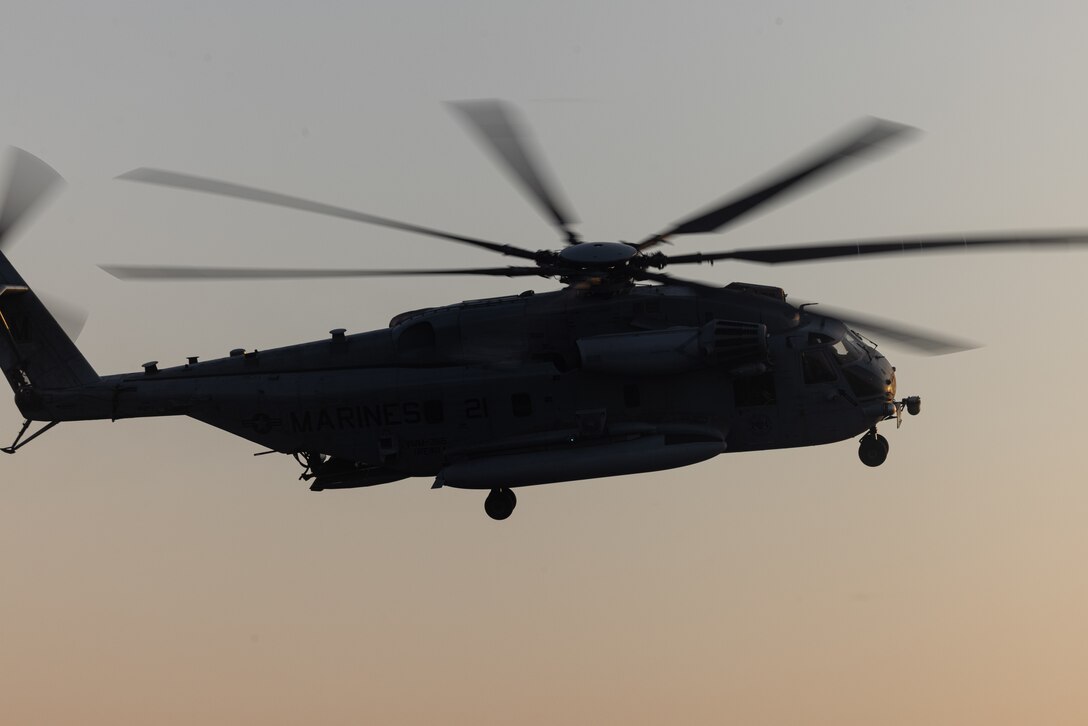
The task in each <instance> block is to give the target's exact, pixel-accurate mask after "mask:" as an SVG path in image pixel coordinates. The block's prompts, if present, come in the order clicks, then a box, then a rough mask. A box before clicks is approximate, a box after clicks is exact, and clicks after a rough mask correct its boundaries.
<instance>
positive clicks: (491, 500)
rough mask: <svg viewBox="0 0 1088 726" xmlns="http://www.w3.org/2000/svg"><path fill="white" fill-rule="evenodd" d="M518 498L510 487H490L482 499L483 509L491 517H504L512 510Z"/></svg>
mask: <svg viewBox="0 0 1088 726" xmlns="http://www.w3.org/2000/svg"><path fill="white" fill-rule="evenodd" d="M517 504H518V498H517V497H516V496H514V491H513V490H512V489H492V490H491V493H490V494H488V495H487V499H485V500H484V511H485V512H487V516H489V517H491V518H492V519H506V518H507V517H509V516H510V515H511V514H513V512H514V507H516V506H517Z"/></svg>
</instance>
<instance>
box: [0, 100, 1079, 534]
mask: <svg viewBox="0 0 1088 726" xmlns="http://www.w3.org/2000/svg"><path fill="white" fill-rule="evenodd" d="M450 106H451V108H452V109H453V110H454V111H455V113H456V114H457V115H458V116H459V117H460V118H461V120H462V121H463V122H464V123H465V124H466V126H467V127H468V129H469V130H470V131H471V132H472V133H473V134H475V135H476V136H477V137H478V138H479V140H480V141H481V142H482V144H483V146H484V147H485V149H487V150H488V151H489V152H491V153H492V154H493V155H494V156H495V158H496V159H497V161H498V162H499V164H500V165H501V166H503V167H505V169H506V171H507V172H508V173H509V174H510V176H511V177H512V179H513V180H514V181H515V182H516V183H517V184H518V185H519V186H520V187H521V190H522V191H523V192H524V193H525V195H526V196H527V197H528V198H529V199H530V200H531V201H532V202H533V203H534V204H535V205H536V206H537V207H538V209H539V211H540V212H541V213H542V214H543V216H544V217H545V219H546V220H547V221H548V222H549V223H550V224H551V225H552V226H553V227H554V228H555V229H556V231H558V233H559V234H560V237H561V239H562V241H563V246H562V247H561V248H559V249H558V250H553V249H544V250H533V249H529V248H527V247H522V246H517V245H513V244H508V243H500V242H493V241H488V240H484V239H480V238H476V237H470V236H464V235H459V234H454V233H451V232H447V231H443V230H439V229H433V228H429V227H423V226H419V225H415V224H410V223H406V222H401V221H397V220H393V219H389V218H385V217H378V216H375V215H371V214H367V213H363V212H359V211H355V210H351V209H346V208H342V207H335V206H332V205H328V204H323V203H320V202H316V201H311V200H308V199H303V198H300V197H294V196H289V195H286V194H281V193H277V192H271V191H267V190H263V189H258V188H255V187H250V186H243V185H240V184H234V183H230V182H225V181H221V180H216V179H209V178H205V177H199V176H193V175H189V174H182V173H178V172H173V171H165V170H161V169H152V168H140V169H136V170H133V171H131V172H128V173H125V174H122V175H121V176H120V177H119V178H121V179H125V180H129V181H135V182H141V183H146V184H155V185H160V186H165V187H171V188H179V189H185V190H190V191H198V192H204V193H209V194H215V195H219V196H226V197H233V198H237V199H243V200H248V201H251V202H259V203H264V204H271V205H276V206H281V207H287V208H292V209H296V210H299V211H306V212H311V213H316V214H322V215H328V216H333V217H340V218H343V219H347V220H352V221H356V222H362V223H365V224H369V225H372V226H378V227H384V228H388V229H393V230H397V231H400V232H408V233H414V234H417V235H423V236H428V237H432V238H438V239H443V240H446V241H449V242H454V243H458V244H461V245H466V246H470V247H475V248H477V249H483V250H487V251H490V252H494V253H498V254H500V255H504V256H507V257H512V258H516V259H517V260H518V261H519V263H520V264H519V265H509V266H504V267H478V268H454V269H384V270H356V269H283V268H252V267H191V266H190V267H178V266H133V265H102V266H101V268H102V269H103V270H105V271H106V272H108V273H109V274H111V275H113V276H115V277H117V278H120V279H124V280H261V279H287V278H303V279H327V278H340V277H376V276H423V277H426V276H433V275H463V276H481V275H482V276H492V277H496V276H497V277H509V278H523V277H529V278H535V277H541V278H550V279H554V280H557V281H558V282H559V283H560V284H561V285H562V288H561V289H559V290H553V291H547V292H534V291H533V290H528V291H525V292H522V293H520V294H512V295H506V296H500V297H492V298H487V299H481V300H468V301H464V302H459V303H454V304H450V305H444V306H441V307H430V308H424V309H419V310H412V311H408V312H404V313H401V314H399V315H396V316H395V317H393V319H392V320H391V321H390V323H389V325H388V327H386V328H383V329H379V330H373V331H369V332H361V333H353V334H348V333H347V331H346V330H344V329H339V328H338V329H335V330H331V331H330V332H329V335H328V337H326V338H324V339H322V340H317V341H313V342H307V343H301V344H297V345H290V346H286V347H280V348H273V349H267V350H245V349H240V348H239V349H235V350H232V351H230V353H229V355H227V356H224V357H222V358H217V359H212V360H199V359H198V358H196V357H190V358H188V359H187V361H186V362H185V363H183V364H179V365H174V366H164V367H160V366H159V364H158V362H157V361H150V362H148V363H145V364H143V366H142V370H140V371H136V372H129V373H121V374H114V375H106V376H100V375H99V374H98V373H96V372H95V370H94V368H93V367H92V366H91V364H90V363H89V362H88V361H87V360H86V358H84V356H83V355H82V353H80V351H79V349H78V348H77V347H76V345H75V343H74V341H73V338H72V337H70V336H69V335H68V334H67V333H66V332H65V331H64V329H63V328H62V326H61V324H60V323H59V322H58V320H57V318H56V317H54V315H53V314H51V313H50V311H49V309H48V308H47V307H46V306H45V305H44V304H43V303H42V302H41V299H40V298H39V296H38V295H37V294H36V293H35V291H34V289H32V288H31V287H30V286H29V285H28V284H27V283H26V281H25V280H24V279H23V278H22V277H21V276H20V274H19V273H18V272H17V271H16V269H15V268H14V267H13V266H12V264H11V262H10V261H9V260H8V258H7V257H6V256H5V255H4V253H3V251H2V244H3V241H4V239H5V237H7V236H8V233H9V232H10V230H11V229H12V228H13V227H14V226H16V225H17V224H18V223H19V221H20V219H22V218H23V217H24V215H25V212H26V211H27V210H28V209H30V208H31V207H32V206H33V205H34V204H35V203H36V202H37V201H38V200H39V199H40V198H41V197H42V196H43V195H44V194H45V193H46V192H47V191H48V190H49V188H50V187H52V185H53V184H54V183H55V182H56V181H57V180H58V179H59V177H58V175H57V173H56V172H55V171H54V170H53V169H52V168H51V167H49V166H48V165H47V164H45V162H43V161H41V160H39V159H37V158H36V157H34V156H32V155H31V154H29V153H27V152H25V151H20V150H15V152H14V153H15V161H14V163H13V164H12V166H11V175H10V176H11V178H10V183H9V186H8V191H7V196H6V197H5V198H4V200H3V206H2V209H0V323H2V325H3V328H4V333H3V334H2V335H0V369H2V370H3V372H4V374H5V376H6V377H7V380H8V382H9V384H10V385H11V387H12V389H13V391H14V394H15V403H16V405H17V407H18V409H19V411H20V412H21V414H22V415H23V417H24V421H23V425H22V428H21V430H20V431H19V433H18V435H17V436H16V438H15V440H14V442H13V443H12V444H11V445H10V446H8V447H5V448H3V449H0V450H2V451H4V452H5V453H9V454H14V453H16V452H17V451H19V450H20V449H21V448H22V447H23V446H25V445H26V444H28V443H29V442H30V441H32V440H34V439H36V438H37V437H39V436H41V435H42V434H44V433H45V432H47V431H49V430H50V429H52V428H53V427H54V426H56V425H58V424H59V423H62V422H71V421H86V420H100V419H109V420H118V419H123V418H142V417H156V416H188V417H191V418H193V419H196V420H198V421H202V422H204V423H207V424H209V425H211V426H214V427H216V428H219V429H221V430H223V431H226V432H228V433H230V434H233V435H235V436H239V437H242V438H244V439H247V440H249V441H251V442H254V443H256V444H258V445H260V446H262V447H265V449H266V451H263V452H261V453H267V454H271V453H279V454H283V455H287V456H290V457H292V458H294V459H295V460H296V461H297V463H298V464H299V466H301V468H302V473H301V474H300V476H299V479H300V480H302V481H304V482H308V483H309V488H310V489H311V490H312V491H326V490H335V489H350V488H360V487H370V486H375V485H380V484H387V483H391V482H396V481H401V480H404V479H407V478H409V477H428V478H432V479H433V485H432V486H433V487H434V488H439V487H454V488H462V489H475V490H482V491H486V492H488V493H487V495H486V497H485V500H484V509H485V512H486V513H487V515H488V516H490V517H491V518H492V519H496V520H503V519H506V518H507V517H509V516H510V515H511V513H512V512H513V511H514V508H515V506H516V504H517V498H516V495H515V493H514V489H515V488H518V487H523V486H530V485H539V484H549V483H556V482H566V481H580V480H585V479H593V478H598V477H608V476H617V475H626V474H635V473H644V472H654V471H663V470H668V469H673V468H677V467H684V466H689V465H693V464H697V463H700V462H704V461H706V460H708V459H711V458H713V457H715V456H717V455H719V454H722V453H727V452H729V453H731V452H742V451H759V450H768V449H782V448H791V447H803V446H814V445H820V444H828V443H833V442H838V441H843V440H846V439H851V438H854V437H860V438H859V439H858V456H859V458H860V460H861V461H862V463H863V464H865V465H867V466H870V467H876V466H880V465H882V464H883V463H885V461H886V459H887V457H888V453H889V448H890V447H889V443H888V440H887V439H886V438H885V437H884V436H883V435H882V434H880V433H879V432H878V427H879V426H880V425H881V424H884V423H885V422H891V421H894V422H896V426H898V425H900V424H901V423H902V422H903V418H904V416H903V414H904V413H907V414H910V415H916V414H918V413H919V412H920V411H921V398H920V397H919V396H905V397H902V398H897V381H896V369H895V367H894V366H892V364H891V363H890V362H889V361H888V359H887V358H886V357H885V356H884V355H883V353H882V352H881V351H880V350H878V348H877V345H876V343H875V342H874V340H873V339H872V338H870V337H868V336H874V337H876V338H881V339H883V340H887V341H892V342H894V343H896V344H899V345H904V346H907V347H910V348H913V349H915V350H917V351H919V352H922V353H927V354H943V353H950V352H955V351H958V350H964V349H967V348H968V347H971V346H970V345H969V344H967V343H964V342H962V341H957V340H954V339H951V338H946V337H943V336H939V335H936V334H932V333H928V332H924V331H920V330H917V329H913V328H910V327H908V326H904V325H901V324H896V323H890V322H888V321H884V320H879V319H874V318H870V317H867V316H864V315H858V314H855V313H851V312H847V311H838V310H833V309H830V308H827V307H825V306H823V305H820V306H814V305H813V304H811V303H799V304H794V302H793V301H790V300H787V295H786V293H785V291H784V290H782V289H781V288H778V287H772V286H768V285H760V284H749V283H741V282H732V283H730V284H727V285H724V286H721V287H718V286H714V285H711V284H708V283H703V282H695V281H692V280H688V279H685V278H680V277H675V276H673V275H672V274H669V273H665V272H663V271H662V270H664V269H665V268H666V267H669V268H671V267H674V266H680V265H699V264H713V263H715V262H719V261H725V260H743V261H749V262H758V263H764V264H786V263H796V262H806V261H811V260H826V259H835V258H855V257H858V256H868V255H881V254H894V253H915V254H916V253H924V252H933V251H943V250H967V251H973V250H980V249H986V248H999V247H1024V246H1039V245H1042V246H1054V247H1068V246H1079V245H1083V244H1085V243H1088V233H1083V232H1056V233H1049V234H1035V233H1032V234H976V235H969V236H965V235H947V236H933V237H919V238H909V239H884V240H880V239H878V240H857V241H839V242H825V243H819V244H803V245H793V246H777V247H762V248H752V249H736V250H730V251H722V252H694V253H687V254H669V255H667V254H665V253H664V252H661V251H660V250H658V249H656V248H658V247H659V246H661V245H662V244H664V243H666V242H671V241H672V240H673V239H675V238H677V237H682V236H685V235H692V234H706V233H710V232H718V231H721V230H722V229H724V228H726V227H728V226H729V225H731V224H733V223H735V222H736V221H738V220H740V219H741V218H743V217H744V216H745V215H748V214H750V213H752V212H754V211H756V210H758V209H760V208H761V207H763V206H764V205H766V204H768V203H769V202H772V201H776V202H777V201H781V199H782V198H784V197H785V196H786V195H788V194H792V193H796V192H797V191H799V190H800V189H802V188H803V187H804V186H806V185H808V184H810V183H811V182H813V181H814V180H815V179H817V178H819V177H821V176H824V175H826V174H828V173H829V172H831V171H833V170H840V169H842V168H844V167H846V166H848V165H850V164H852V163H856V162H857V161H859V160H860V159H862V158H864V157H866V156H869V155H872V154H873V153H875V152H877V151H880V150H882V149H884V148H886V147H888V146H889V145H890V144H891V143H893V142H896V141H901V140H903V139H905V138H906V137H909V136H910V135H912V134H913V133H914V129H912V128H911V127H909V126H904V125H901V124H897V123H893V122H890V121H886V120H882V119H876V118H871V119H866V120H863V121H862V122H860V123H859V124H858V125H856V126H853V127H851V128H849V129H847V130H846V131H845V132H843V133H842V134H841V135H840V136H839V137H837V138H835V139H833V140H832V141H830V142H827V143H825V144H824V145H822V146H820V147H819V148H817V149H816V150H815V151H813V152H810V153H809V154H808V155H807V156H805V157H802V159H801V160H800V161H797V162H794V163H792V164H791V165H788V166H787V167H784V169H783V170H781V171H779V172H777V173H775V174H773V175H772V176H771V177H770V178H769V179H767V180H764V181H762V182H759V183H757V184H754V185H753V186H751V187H748V188H746V189H742V190H741V191H739V192H737V193H735V194H733V195H731V196H729V197H727V198H725V199H724V200H722V201H719V202H716V203H714V204H712V205H711V206H710V207H708V208H706V209H703V210H701V211H698V212H696V213H694V214H692V215H690V216H688V217H686V218H684V219H682V220H681V221H679V222H677V223H675V224H673V225H671V226H668V227H667V228H665V229H664V230H663V231H660V232H657V233H654V234H651V235H649V236H647V237H645V238H644V239H642V240H641V241H639V242H636V243H628V242H620V241H586V240H583V239H582V238H581V236H580V235H579V234H578V233H577V232H576V231H575V229H574V225H575V223H576V218H575V216H574V214H573V212H571V211H570V210H571V207H570V205H569V203H568V202H567V201H566V200H565V198H564V197H563V195H562V194H561V193H560V191H559V186H558V185H557V184H556V183H555V181H554V180H553V178H552V177H551V175H550V174H548V173H547V169H546V166H545V165H544V164H543V163H542V161H541V157H540V156H539V155H538V152H537V151H536V150H535V148H534V146H533V144H532V143H531V136H530V135H529V134H528V133H527V132H526V131H525V127H524V125H523V124H522V123H521V122H520V121H519V118H518V116H517V115H516V114H515V112H514V110H513V109H512V107H510V106H508V105H507V104H506V103H504V102H500V101H495V100H478V101H465V102H456V103H453V104H450ZM34 422H40V423H41V426H40V427H39V428H38V429H37V430H36V431H34V432H33V433H29V435H28V432H29V431H30V427H31V425H32V424H33V423H34Z"/></svg>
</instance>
